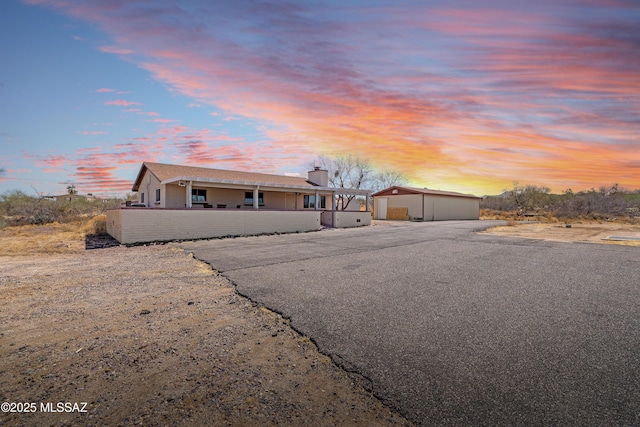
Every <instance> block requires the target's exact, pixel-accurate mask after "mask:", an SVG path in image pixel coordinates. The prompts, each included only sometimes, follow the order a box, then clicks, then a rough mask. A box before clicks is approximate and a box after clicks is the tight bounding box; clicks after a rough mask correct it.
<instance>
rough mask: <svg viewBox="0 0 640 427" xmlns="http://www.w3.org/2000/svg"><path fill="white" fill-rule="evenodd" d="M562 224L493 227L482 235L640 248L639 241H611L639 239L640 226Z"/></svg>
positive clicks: (613, 223)
mask: <svg viewBox="0 0 640 427" xmlns="http://www.w3.org/2000/svg"><path fill="white" fill-rule="evenodd" d="M569 225H570V226H571V227H567V225H566V224H564V223H553V224H518V223H516V224H515V225H508V226H504V227H494V228H491V229H489V230H487V231H485V232H483V233H486V234H495V235H501V236H511V237H522V238H527V239H542V240H552V241H558V242H586V243H603V244H616V245H628V246H640V240H636V241H624V240H616V239H612V238H611V237H612V236H625V237H633V238H638V239H640V225H631V224H616V223H615V222H612V223H601V224H600V223H571V224H569Z"/></svg>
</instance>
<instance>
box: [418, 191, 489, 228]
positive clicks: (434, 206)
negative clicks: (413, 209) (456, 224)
mask: <svg viewBox="0 0 640 427" xmlns="http://www.w3.org/2000/svg"><path fill="white" fill-rule="evenodd" d="M479 218H480V200H479V199H471V198H466V197H447V196H434V195H428V194H427V195H425V196H424V220H425V221H432V220H433V221H442V220H447V219H479Z"/></svg>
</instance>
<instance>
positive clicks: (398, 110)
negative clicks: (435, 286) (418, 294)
mask: <svg viewBox="0 0 640 427" xmlns="http://www.w3.org/2000/svg"><path fill="white" fill-rule="evenodd" d="M0 11H1V12H2V13H0V40H2V43H1V44H0V64H2V65H0V144H1V145H0V146H1V147H2V148H1V152H0V167H1V168H4V169H5V172H4V174H3V175H2V176H0V193H1V192H4V191H8V190H11V189H21V190H23V191H25V192H27V193H34V192H35V191H37V192H40V193H43V194H58V193H60V192H64V191H65V188H66V187H67V185H75V186H76V188H77V189H78V190H79V191H80V192H81V193H95V194H104V195H113V194H123V193H126V192H128V191H129V190H130V187H131V184H132V181H133V179H134V178H135V176H136V173H137V170H138V169H139V166H140V164H141V162H143V161H160V162H169V163H178V164H190V165H198V166H210V167H217V168H222V169H239V170H250V171H259V172H266V173H281V174H304V172H306V167H305V165H306V164H307V163H308V162H309V161H311V160H312V159H313V158H314V157H315V156H317V155H328V156H335V155H346V154H352V155H357V156H360V157H364V158H367V159H369V160H370V161H371V162H372V163H373V164H374V165H375V166H376V167H377V168H379V169H390V170H399V171H403V172H404V173H405V174H406V175H407V177H408V178H409V180H410V182H411V184H412V185H415V186H420V187H429V188H436V189H443V190H453V191H462V192H471V193H475V194H480V195H482V194H490V193H498V192H501V191H502V190H503V189H504V188H508V187H510V186H511V185H512V183H513V182H514V181H518V182H519V183H521V184H536V185H544V186H548V187H551V189H552V190H553V191H557V192H559V191H562V190H564V189H567V188H572V189H573V190H574V191H579V190H583V189H589V188H591V187H599V186H601V185H611V184H613V183H618V184H620V185H621V186H623V187H627V188H639V187H640V119H638V117H640V114H638V113H640V95H639V94H640V55H638V52H640V33H639V32H638V28H640V4H639V3H637V2H636V1H625V0H584V1H578V0H572V1H563V2H552V1H547V0H543V1H538V2H536V3H535V5H533V6H532V5H531V3H530V2H524V1H510V2H507V1H490V2H471V1H456V0H452V1H447V2H444V1H442V2H440V1H435V2H428V3H425V2H418V1H415V2H413V1H402V2H391V1H377V2H360V1H358V2H355V1H346V2H331V1H327V2H324V1H315V2H261V1H237V2H210V1H201V2H198V1H189V2H184V1H182V2H171V1H154V2H148V1H129V2H121V1H100V2H84V1H80V0H31V1H26V2H20V1H17V0H9V1H5V2H3V3H2V5H1V6H0Z"/></svg>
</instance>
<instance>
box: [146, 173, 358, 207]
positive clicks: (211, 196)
mask: <svg viewBox="0 0 640 427" xmlns="http://www.w3.org/2000/svg"><path fill="white" fill-rule="evenodd" d="M147 175H150V174H149V173H147ZM147 179H148V178H147V177H146V176H145V178H144V179H143V184H142V185H141V186H140V191H139V192H138V194H140V193H143V192H144V193H145V205H146V206H147V207H158V208H171V209H182V208H185V207H186V191H187V187H180V186H179V185H177V184H167V185H160V182H158V181H157V180H155V178H153V176H151V183H150V184H149V185H147V184H146V183H147ZM147 187H148V189H147ZM157 188H161V199H160V203H159V204H157V205H156V204H155V197H156V193H155V190H156V189H157ZM193 189H205V190H206V191H207V195H206V198H207V199H206V203H207V204H210V205H213V207H214V208H216V207H217V206H218V205H226V209H238V206H240V209H253V205H245V203H244V196H245V194H244V193H245V192H247V191H250V192H253V190H252V189H236V188H215V187H204V186H200V185H197V184H196V183H194V184H193ZM258 192H259V193H262V194H263V196H264V205H260V206H259V208H260V209H277V210H311V211H312V210H313V209H304V194H303V193H294V192H284V191H282V192H281V191H263V190H258ZM149 194H151V197H152V199H151V201H150V203H149V199H148V197H149ZM310 195H315V193H310ZM323 196H325V197H326V207H325V208H324V209H329V210H330V209H332V197H331V195H330V194H323ZM193 206H194V207H195V208H199V207H202V203H200V204H198V203H196V202H194V204H193ZM356 206H357V205H356ZM324 209H323V210H324Z"/></svg>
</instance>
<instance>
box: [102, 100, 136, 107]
mask: <svg viewBox="0 0 640 427" xmlns="http://www.w3.org/2000/svg"><path fill="white" fill-rule="evenodd" d="M104 105H117V106H119V107H130V106H131V105H142V104H140V103H139V102H134V101H126V100H124V99H116V100H113V101H107V102H105V103H104Z"/></svg>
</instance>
